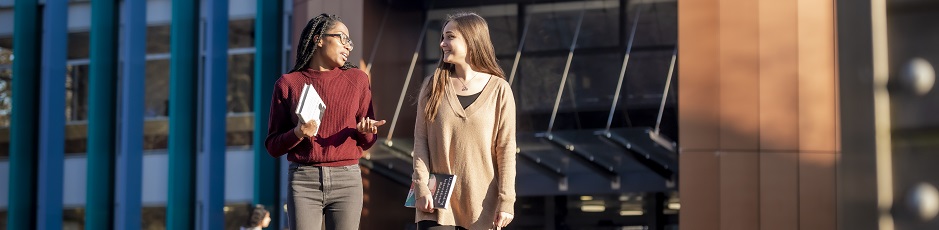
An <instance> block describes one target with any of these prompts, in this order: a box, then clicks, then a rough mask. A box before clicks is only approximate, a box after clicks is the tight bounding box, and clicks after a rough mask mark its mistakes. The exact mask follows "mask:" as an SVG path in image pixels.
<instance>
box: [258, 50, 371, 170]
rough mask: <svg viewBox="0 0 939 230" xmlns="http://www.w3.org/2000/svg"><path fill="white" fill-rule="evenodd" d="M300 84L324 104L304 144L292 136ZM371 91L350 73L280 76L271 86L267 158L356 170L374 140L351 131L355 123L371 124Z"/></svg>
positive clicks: (354, 71)
mask: <svg viewBox="0 0 939 230" xmlns="http://www.w3.org/2000/svg"><path fill="white" fill-rule="evenodd" d="M303 84H311V85H313V88H314V89H316V92H317V93H319V95H320V97H321V98H323V102H325V103H326V112H325V114H324V115H323V120H322V121H321V124H320V127H319V132H318V133H317V134H316V136H313V137H309V138H298V137H297V135H295V134H294V133H293V128H294V127H296V126H297V121H298V117H297V115H296V113H295V111H296V109H297V101H298V98H300V93H301V92H302V91H303ZM371 90H372V89H371V87H370V86H369V82H368V75H366V74H365V72H362V70H359V69H356V68H351V69H348V70H342V69H339V68H335V69H332V70H329V71H314V70H313V69H306V70H304V71H297V72H293V73H288V74H284V75H283V76H281V77H280V78H279V79H277V82H275V83H274V95H273V96H272V98H271V117H270V120H268V129H267V139H266V140H265V141H264V146H265V147H267V152H268V154H270V155H271V156H273V157H275V158H276V157H280V156H282V155H284V154H288V155H287V160H289V161H291V162H296V163H301V164H306V165H315V166H346V165H353V164H358V162H359V158H360V157H362V151H363V150H366V149H368V148H370V147H372V144H374V143H375V139H377V135H374V134H370V135H363V134H362V133H359V131H358V130H356V129H355V126H356V123H358V121H359V119H360V118H362V117H369V118H371V119H375V114H374V112H373V111H372V91H371ZM376 120H377V119H376Z"/></svg>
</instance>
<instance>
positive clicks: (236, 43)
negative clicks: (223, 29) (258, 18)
mask: <svg viewBox="0 0 939 230" xmlns="http://www.w3.org/2000/svg"><path fill="white" fill-rule="evenodd" d="M245 47H254V19H253V18H249V19H238V20H231V21H228V48H245Z"/></svg>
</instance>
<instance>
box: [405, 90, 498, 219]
mask: <svg viewBox="0 0 939 230" xmlns="http://www.w3.org/2000/svg"><path fill="white" fill-rule="evenodd" d="M424 84H427V81H425V82H424ZM423 88H424V87H421V89H423ZM424 93H425V92H421V94H419V95H424ZM442 100H444V101H442V102H441V103H440V104H439V108H438V109H437V117H436V119H434V122H433V123H429V124H428V123H427V120H426V119H425V117H426V116H425V115H424V110H423V108H424V105H425V104H426V103H427V102H426V98H424V97H423V96H420V99H419V100H418V103H417V108H418V112H417V122H415V125H414V174H413V178H412V179H413V182H414V185H415V187H416V189H415V192H416V193H417V194H416V195H417V197H421V196H423V195H427V194H429V193H430V190H429V189H428V188H427V180H428V177H429V176H428V175H429V172H433V173H445V174H453V175H457V179H456V186H455V187H454V188H453V196H452V197H451V198H450V207H449V208H448V209H446V210H444V209H437V210H435V211H434V213H425V212H421V211H420V210H417V209H415V211H416V215H415V222H417V221H421V220H435V221H437V222H438V223H440V224H442V225H456V226H461V227H465V228H468V229H490V228H492V221H493V218H494V217H495V215H496V213H498V212H507V213H510V214H513V215H514V213H515V209H514V205H515V157H516V143H515V128H516V127H515V97H514V96H513V95H512V88H511V87H510V86H509V84H508V82H506V81H505V79H502V78H499V77H490V78H489V82H488V83H486V86H485V87H484V88H483V90H482V92H480V94H479V98H477V99H476V101H475V102H473V103H472V104H470V106H469V107H467V108H466V109H463V106H461V105H460V101H459V99H458V98H457V95H456V93H455V91H454V90H453V88H452V87H449V88H447V91H446V92H445V95H444V97H443V98H442Z"/></svg>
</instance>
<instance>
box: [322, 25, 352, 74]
mask: <svg viewBox="0 0 939 230" xmlns="http://www.w3.org/2000/svg"><path fill="white" fill-rule="evenodd" d="M352 45H353V44H352V40H350V38H349V28H346V24H343V23H342V22H336V24H335V25H333V27H332V28H329V29H328V30H326V32H325V33H323V37H322V38H320V40H319V43H317V48H316V54H315V55H316V57H317V58H319V59H320V60H321V61H322V62H321V63H322V64H324V65H325V66H324V67H328V69H332V68H336V67H340V66H342V65H343V64H345V63H346V62H347V61H348V60H349V54H350V53H352V49H353V46H352Z"/></svg>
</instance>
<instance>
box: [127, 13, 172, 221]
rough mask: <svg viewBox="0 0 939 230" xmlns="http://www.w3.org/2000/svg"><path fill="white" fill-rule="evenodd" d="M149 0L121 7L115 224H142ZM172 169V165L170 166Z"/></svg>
mask: <svg viewBox="0 0 939 230" xmlns="http://www.w3.org/2000/svg"><path fill="white" fill-rule="evenodd" d="M146 8H147V2H146V1H124V4H123V5H122V7H121V11H122V12H123V14H122V15H121V26H122V30H121V34H120V36H121V44H120V47H121V52H120V53H121V60H122V64H123V68H121V80H120V82H121V85H120V92H121V106H120V121H121V125H120V128H119V130H120V131H119V133H120V138H119V139H118V140H117V141H118V143H117V144H118V145H117V146H118V152H117V176H116V181H115V186H114V189H115V193H116V194H117V197H116V200H115V201H114V203H115V212H116V214H115V215H114V228H113V229H140V228H141V220H140V219H141V216H140V215H141V195H140V193H141V189H142V186H143V184H142V183H141V180H143V173H142V168H143V124H144V120H143V113H144V101H143V98H144V90H142V89H144V88H145V85H144V81H145V77H146V69H145V67H146V66H145V64H146V58H145V57H146V54H147V53H146V52H147V51H146V47H147V46H146V45H147V44H146V43H147V10H146ZM171 171H172V169H171Z"/></svg>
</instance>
